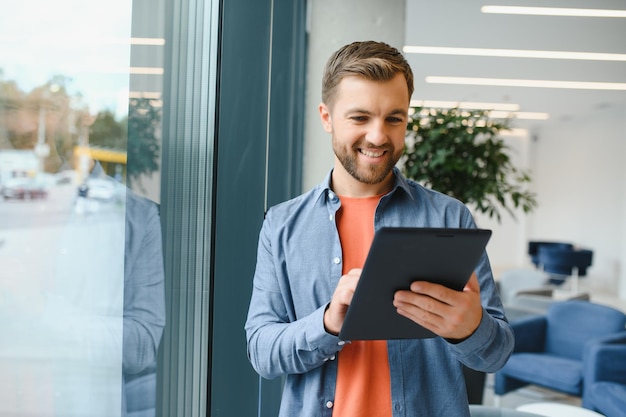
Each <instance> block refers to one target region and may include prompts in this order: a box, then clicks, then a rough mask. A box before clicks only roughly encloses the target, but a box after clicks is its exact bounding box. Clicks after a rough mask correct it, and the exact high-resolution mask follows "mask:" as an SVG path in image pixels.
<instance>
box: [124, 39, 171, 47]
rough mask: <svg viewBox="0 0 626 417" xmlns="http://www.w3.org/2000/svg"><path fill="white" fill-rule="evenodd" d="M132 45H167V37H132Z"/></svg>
mask: <svg viewBox="0 0 626 417" xmlns="http://www.w3.org/2000/svg"><path fill="white" fill-rule="evenodd" d="M130 44H131V45H152V46H163V45H165V39H163V38H130Z"/></svg>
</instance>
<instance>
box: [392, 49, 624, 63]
mask: <svg viewBox="0 0 626 417" xmlns="http://www.w3.org/2000/svg"><path fill="white" fill-rule="evenodd" d="M402 50H403V51H404V52H405V53H409V54H434V55H464V56H488V57H505V58H540V59H579V60H592V61H621V62H626V54H614V53H600V52H569V51H539V50H531V49H488V48H451V47H442V46H408V45H407V46H405V47H404V48H402Z"/></svg>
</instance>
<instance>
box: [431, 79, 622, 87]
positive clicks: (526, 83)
mask: <svg viewBox="0 0 626 417" xmlns="http://www.w3.org/2000/svg"><path fill="white" fill-rule="evenodd" d="M425 81H426V82H427V83H430V84H464V85H488V86H499V87H535V88H568V89H580V90H617V91H626V83H606V82H594V81H558V80H522V79H508V78H471V77H442V76H428V77H426V79H425Z"/></svg>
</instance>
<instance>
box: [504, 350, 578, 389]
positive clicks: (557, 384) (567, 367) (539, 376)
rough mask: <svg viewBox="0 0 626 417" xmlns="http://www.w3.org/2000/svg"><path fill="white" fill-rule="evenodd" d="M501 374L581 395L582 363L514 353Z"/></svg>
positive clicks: (538, 354) (545, 355) (552, 356)
mask: <svg viewBox="0 0 626 417" xmlns="http://www.w3.org/2000/svg"><path fill="white" fill-rule="evenodd" d="M500 372H502V373H504V374H505V375H509V376H511V377H512V378H515V379H520V380H522V381H525V382H528V383H530V384H535V385H541V386H543V387H546V388H551V389H555V390H558V391H562V392H566V393H568V394H572V395H581V394H582V362H580V361H577V360H573V359H567V358H562V357H558V356H554V355H549V354H546V353H514V354H513V355H511V357H510V358H509V361H508V362H507V363H506V365H504V367H503V368H502V369H501V371H500Z"/></svg>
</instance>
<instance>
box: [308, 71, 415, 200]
mask: <svg viewBox="0 0 626 417" xmlns="http://www.w3.org/2000/svg"><path fill="white" fill-rule="evenodd" d="M408 109H409V92H408V88H407V83H406V80H405V78H404V76H403V75H402V74H396V75H395V76H394V77H393V78H392V79H391V80H389V81H371V80H368V79H366V78H363V77H360V76H356V75H350V76H347V77H344V78H343V79H342V80H341V82H340V83H339V85H338V88H337V93H336V95H335V97H334V99H333V101H332V103H330V104H325V103H322V104H320V108H319V110H320V117H321V120H322V125H323V127H324V130H326V131H327V132H328V133H330V134H331V135H332V142H333V151H334V152H335V167H334V170H333V174H332V186H333V190H334V191H335V192H336V193H337V194H340V195H345V196H352V197H362V196H371V195H378V194H382V193H385V192H387V191H389V190H391V187H392V186H393V182H394V178H393V174H392V172H391V171H392V169H393V167H394V166H395V164H396V163H397V162H398V160H399V159H400V157H401V156H402V150H403V148H404V138H405V135H406V126H407V121H408Z"/></svg>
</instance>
